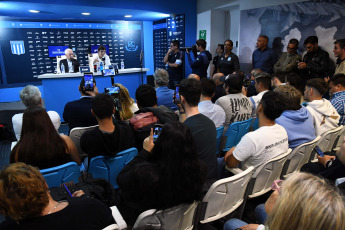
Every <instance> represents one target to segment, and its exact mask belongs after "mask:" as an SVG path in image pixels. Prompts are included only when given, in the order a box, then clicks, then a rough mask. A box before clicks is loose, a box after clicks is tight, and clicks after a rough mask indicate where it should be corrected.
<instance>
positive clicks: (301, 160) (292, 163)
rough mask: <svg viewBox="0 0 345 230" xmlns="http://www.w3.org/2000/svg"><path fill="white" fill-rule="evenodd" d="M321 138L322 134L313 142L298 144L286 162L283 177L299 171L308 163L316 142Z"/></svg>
mask: <svg viewBox="0 0 345 230" xmlns="http://www.w3.org/2000/svg"><path fill="white" fill-rule="evenodd" d="M319 140H320V136H317V137H316V138H315V139H314V140H312V141H311V142H307V143H304V144H301V145H300V146H297V147H296V148H295V149H294V150H293V151H292V152H291V153H290V154H289V156H288V158H287V161H286V162H285V164H284V167H283V171H282V173H281V176H280V177H281V178H287V177H289V176H290V175H291V174H292V173H294V172H295V171H299V170H300V169H301V168H302V166H303V165H304V164H306V163H308V161H309V159H310V155H311V153H312V152H313V150H314V147H315V146H316V143H317V142H318V141H319Z"/></svg>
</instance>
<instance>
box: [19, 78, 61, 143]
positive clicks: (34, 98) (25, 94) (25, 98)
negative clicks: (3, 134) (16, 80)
mask: <svg viewBox="0 0 345 230" xmlns="http://www.w3.org/2000/svg"><path fill="white" fill-rule="evenodd" d="M19 97H20V99H21V100H22V102H23V104H24V105H25V107H29V106H34V105H36V106H42V98H41V92H40V90H39V89H38V88H37V87H36V86H33V85H27V86H25V87H24V88H23V89H22V90H21V91H20V93H19ZM47 113H48V116H49V117H50V120H51V121H52V122H53V125H54V128H55V130H56V131H57V132H58V131H59V128H60V124H61V121H60V116H59V114H58V113H57V112H55V111H48V112H47ZM12 124H13V130H14V134H15V135H16V138H17V140H18V141H19V139H20V134H21V131H22V125H23V113H18V114H16V115H14V116H13V117H12Z"/></svg>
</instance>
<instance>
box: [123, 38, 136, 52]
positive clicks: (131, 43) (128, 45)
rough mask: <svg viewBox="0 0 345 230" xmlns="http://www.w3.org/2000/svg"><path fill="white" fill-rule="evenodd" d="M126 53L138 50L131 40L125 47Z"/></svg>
mask: <svg viewBox="0 0 345 230" xmlns="http://www.w3.org/2000/svg"><path fill="white" fill-rule="evenodd" d="M125 48H126V50H127V51H130V52H133V51H137V50H138V46H137V45H136V44H135V41H133V40H132V39H131V40H130V41H128V43H127V45H126V46H125Z"/></svg>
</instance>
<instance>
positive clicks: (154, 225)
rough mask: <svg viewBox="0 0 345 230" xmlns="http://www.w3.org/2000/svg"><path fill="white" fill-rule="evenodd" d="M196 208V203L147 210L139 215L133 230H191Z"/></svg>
mask: <svg viewBox="0 0 345 230" xmlns="http://www.w3.org/2000/svg"><path fill="white" fill-rule="evenodd" d="M197 206H198V205H197V202H194V203H192V204H181V205H178V206H175V207H172V208H169V209H165V210H159V211H157V210H156V209H150V210H147V211H145V212H143V213H141V214H140V215H139V217H138V219H137V220H136V222H135V224H134V226H133V230H141V229H161V230H164V229H166V230H167V229H174V230H191V229H193V227H194V225H193V221H194V214H195V211H196V208H197Z"/></svg>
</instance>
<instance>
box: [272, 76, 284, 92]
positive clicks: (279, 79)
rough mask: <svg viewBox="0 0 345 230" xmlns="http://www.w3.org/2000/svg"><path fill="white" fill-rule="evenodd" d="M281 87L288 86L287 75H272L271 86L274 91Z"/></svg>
mask: <svg viewBox="0 0 345 230" xmlns="http://www.w3.org/2000/svg"><path fill="white" fill-rule="evenodd" d="M280 85H286V77H285V74H282V73H274V74H272V75H271V86H272V88H273V89H275V88H277V87H278V86H280Z"/></svg>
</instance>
